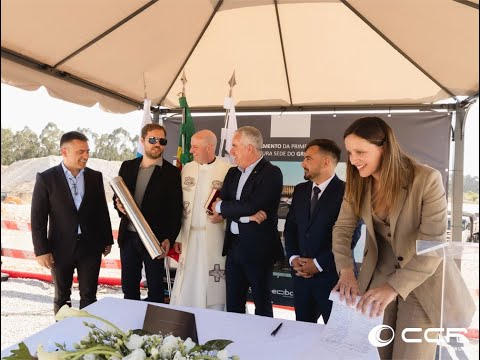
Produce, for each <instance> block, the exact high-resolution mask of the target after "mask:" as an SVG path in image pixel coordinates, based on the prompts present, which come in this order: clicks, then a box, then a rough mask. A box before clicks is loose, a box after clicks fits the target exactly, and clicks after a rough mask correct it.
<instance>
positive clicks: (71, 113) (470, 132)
mask: <svg viewBox="0 0 480 360" xmlns="http://www.w3.org/2000/svg"><path fill="white" fill-rule="evenodd" d="M142 116H143V113H142V111H134V112H132V113H128V114H124V115H121V114H111V113H107V112H104V111H102V110H100V108H99V107H98V106H94V107H91V108H88V107H85V106H81V105H76V104H73V103H69V102H66V101H63V100H58V99H55V98H52V97H50V96H49V95H48V93H47V92H46V90H45V89H44V88H43V87H42V88H40V89H39V90H37V91H25V90H21V89H18V88H15V87H13V86H9V85H5V84H2V87H1V121H2V128H10V129H12V130H14V131H17V130H21V129H23V128H24V127H25V126H28V127H29V128H30V129H32V130H33V131H35V132H36V133H38V134H39V133H40V132H41V130H42V129H43V128H44V127H45V125H46V124H47V123H49V122H54V123H55V124H57V126H58V127H59V128H60V129H61V130H63V131H69V130H74V129H76V128H77V127H79V126H80V127H86V128H90V129H91V130H93V131H94V132H96V133H98V134H104V133H109V132H112V131H113V130H114V129H116V128H119V127H122V128H124V129H126V130H127V131H128V132H130V134H131V135H134V134H137V133H138V132H139V131H140V124H141V122H142ZM478 128H479V116H478V102H477V103H476V104H475V105H474V106H472V108H471V110H470V111H469V114H468V118H467V123H466V127H465V164H464V173H465V174H470V175H476V176H478V175H479V141H478V133H479V129H478ZM300 170H301V169H300Z"/></svg>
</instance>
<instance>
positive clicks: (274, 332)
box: [270, 323, 283, 336]
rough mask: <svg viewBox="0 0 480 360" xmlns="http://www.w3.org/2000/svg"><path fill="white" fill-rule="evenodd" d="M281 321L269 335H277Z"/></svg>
mask: <svg viewBox="0 0 480 360" xmlns="http://www.w3.org/2000/svg"><path fill="white" fill-rule="evenodd" d="M282 325H283V323H280V324H278V326H277V327H276V328H275V330H273V331H272V333H271V334H270V335H272V336H275V335H277V332H278V330H280V328H281V327H282Z"/></svg>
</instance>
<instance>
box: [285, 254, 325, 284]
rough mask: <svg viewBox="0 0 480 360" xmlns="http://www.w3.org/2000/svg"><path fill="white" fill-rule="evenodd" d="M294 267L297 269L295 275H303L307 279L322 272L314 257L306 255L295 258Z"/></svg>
mask: <svg viewBox="0 0 480 360" xmlns="http://www.w3.org/2000/svg"><path fill="white" fill-rule="evenodd" d="M292 268H293V270H295V275H297V276H301V277H303V278H305V279H309V278H311V277H312V276H313V275H315V274H316V273H318V272H320V271H319V270H318V268H317V266H316V265H315V262H314V261H313V259H311V258H305V257H297V258H295V259H293V260H292Z"/></svg>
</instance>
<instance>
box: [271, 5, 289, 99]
mask: <svg viewBox="0 0 480 360" xmlns="http://www.w3.org/2000/svg"><path fill="white" fill-rule="evenodd" d="M274 2H275V14H276V15H277V25H278V35H279V36H280V45H281V46H282V57H283V66H284V68H285V77H286V78H287V87H288V98H289V99H290V106H292V105H293V101H292V91H291V89H290V77H289V76H288V66H287V58H286V56H285V45H284V44H283V34H282V25H281V23H280V14H279V12H278V1H277V0H275V1H274Z"/></svg>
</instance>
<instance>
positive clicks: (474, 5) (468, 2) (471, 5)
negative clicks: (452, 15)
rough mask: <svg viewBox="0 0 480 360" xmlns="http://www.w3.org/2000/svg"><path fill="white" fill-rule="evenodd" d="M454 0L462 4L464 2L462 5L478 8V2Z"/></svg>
mask: <svg viewBox="0 0 480 360" xmlns="http://www.w3.org/2000/svg"><path fill="white" fill-rule="evenodd" d="M453 1H456V2H458V3H460V4H462V5H466V6H470V7H472V8H474V9H477V10H478V4H475V3H474V2H471V1H468V0H453Z"/></svg>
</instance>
